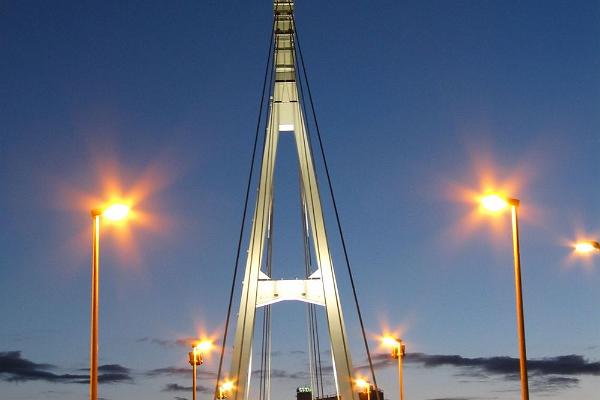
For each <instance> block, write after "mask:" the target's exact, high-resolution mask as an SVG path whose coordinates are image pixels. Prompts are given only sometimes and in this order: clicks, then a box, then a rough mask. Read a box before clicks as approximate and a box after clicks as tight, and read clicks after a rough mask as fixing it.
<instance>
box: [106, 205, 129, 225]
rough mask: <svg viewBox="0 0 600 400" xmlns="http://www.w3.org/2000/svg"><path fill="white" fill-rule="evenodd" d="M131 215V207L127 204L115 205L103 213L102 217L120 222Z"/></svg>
mask: <svg viewBox="0 0 600 400" xmlns="http://www.w3.org/2000/svg"><path fill="white" fill-rule="evenodd" d="M127 214H129V206H127V205H125V204H113V205H111V206H109V207H107V208H105V209H104V211H102V216H103V217H105V218H107V219H109V220H111V221H120V220H122V219H125V218H126V217H127Z"/></svg>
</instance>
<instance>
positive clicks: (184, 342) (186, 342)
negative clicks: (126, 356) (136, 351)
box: [135, 336, 198, 348]
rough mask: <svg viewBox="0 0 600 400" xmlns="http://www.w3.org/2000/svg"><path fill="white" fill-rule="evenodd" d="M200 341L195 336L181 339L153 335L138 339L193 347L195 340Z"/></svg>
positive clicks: (162, 344)
mask: <svg viewBox="0 0 600 400" xmlns="http://www.w3.org/2000/svg"><path fill="white" fill-rule="evenodd" d="M197 341H198V338H193V337H191V336H190V337H183V338H180V339H175V340H170V339H160V338H152V337H142V338H139V339H136V340H135V342H136V343H150V344H156V345H158V346H162V347H186V348H189V347H192V346H193V344H194V343H195V342H197Z"/></svg>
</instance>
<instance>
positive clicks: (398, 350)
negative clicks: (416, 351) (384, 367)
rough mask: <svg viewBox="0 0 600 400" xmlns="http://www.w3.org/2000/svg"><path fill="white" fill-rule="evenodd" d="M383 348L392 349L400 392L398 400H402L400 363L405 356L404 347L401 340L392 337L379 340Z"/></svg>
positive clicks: (402, 381) (402, 380)
mask: <svg viewBox="0 0 600 400" xmlns="http://www.w3.org/2000/svg"><path fill="white" fill-rule="evenodd" d="M381 341H382V342H383V344H384V345H385V346H388V347H391V348H392V358H394V359H397V360H398V385H399V390H400V400H404V379H403V376H402V362H403V361H404V356H405V355H406V346H405V345H404V342H402V339H398V338H395V337H392V336H384V337H383V339H382V340H381Z"/></svg>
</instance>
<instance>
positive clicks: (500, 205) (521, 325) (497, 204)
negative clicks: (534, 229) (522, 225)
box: [481, 194, 529, 400]
mask: <svg viewBox="0 0 600 400" xmlns="http://www.w3.org/2000/svg"><path fill="white" fill-rule="evenodd" d="M520 203H521V202H520V201H519V200H517V199H508V198H506V197H503V196H499V195H497V194H490V195H487V196H484V197H482V198H481V204H482V206H483V207H484V208H485V209H487V210H488V211H491V212H493V213H497V212H501V211H502V210H504V209H506V208H507V207H509V206H510V209H511V212H512V234H513V259H514V264H515V295H516V307H517V333H518V336H519V369H520V372H521V399H522V400H529V381H528V378H527V351H526V349H525V321H524V320H525V317H524V316H523V286H522V282H521V253H520V250H519V205H520Z"/></svg>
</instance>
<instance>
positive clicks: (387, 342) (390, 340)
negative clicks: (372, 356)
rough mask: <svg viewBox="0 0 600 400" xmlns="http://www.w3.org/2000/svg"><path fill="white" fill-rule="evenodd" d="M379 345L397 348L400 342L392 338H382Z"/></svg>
mask: <svg viewBox="0 0 600 400" xmlns="http://www.w3.org/2000/svg"><path fill="white" fill-rule="evenodd" d="M381 343H383V344H384V345H385V346H388V347H397V346H399V345H400V343H402V341H401V340H400V339H397V338H395V337H392V336H384V337H383V338H381Z"/></svg>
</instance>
